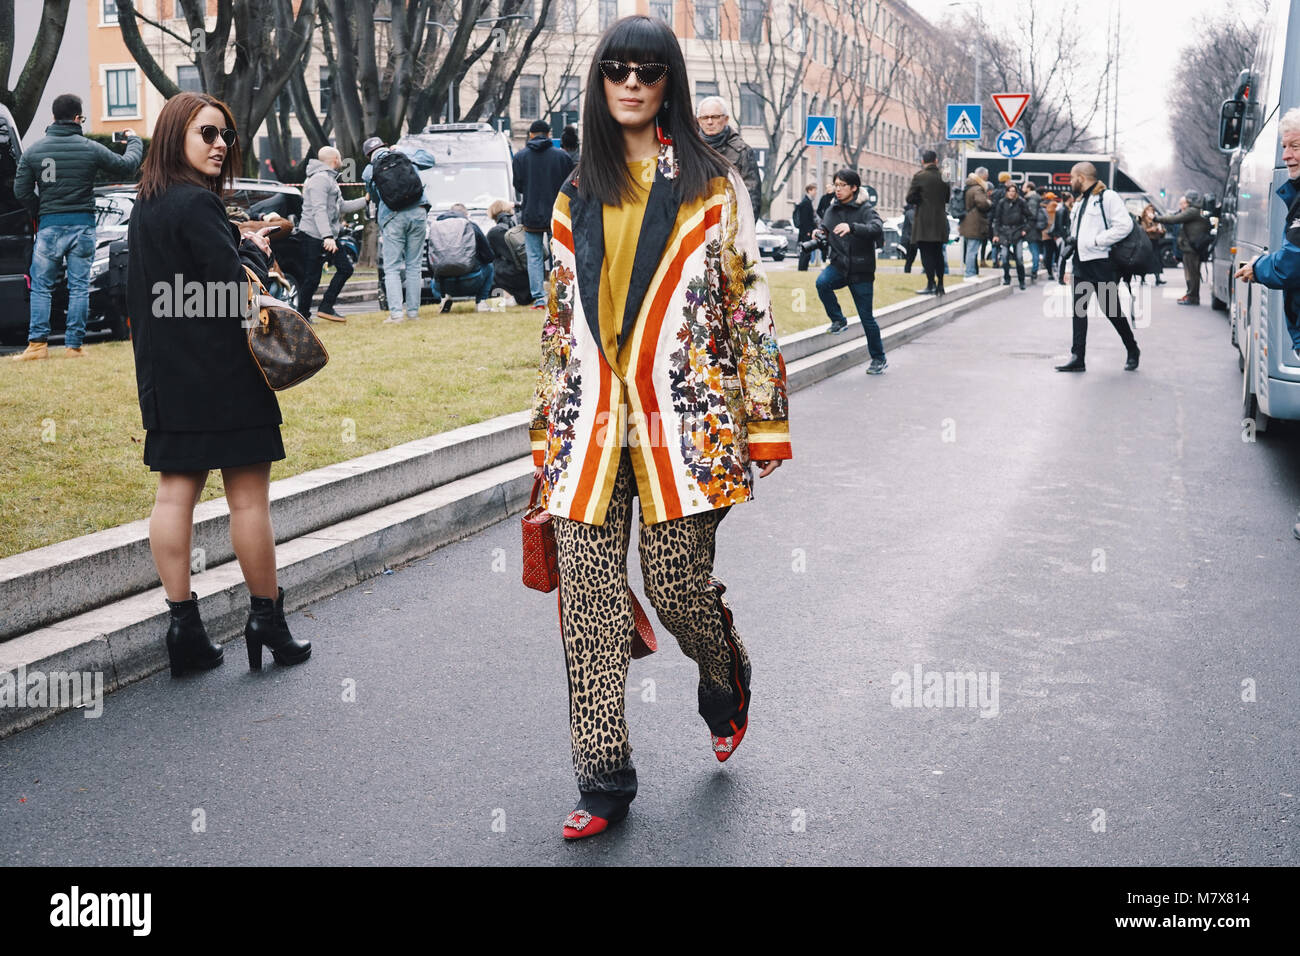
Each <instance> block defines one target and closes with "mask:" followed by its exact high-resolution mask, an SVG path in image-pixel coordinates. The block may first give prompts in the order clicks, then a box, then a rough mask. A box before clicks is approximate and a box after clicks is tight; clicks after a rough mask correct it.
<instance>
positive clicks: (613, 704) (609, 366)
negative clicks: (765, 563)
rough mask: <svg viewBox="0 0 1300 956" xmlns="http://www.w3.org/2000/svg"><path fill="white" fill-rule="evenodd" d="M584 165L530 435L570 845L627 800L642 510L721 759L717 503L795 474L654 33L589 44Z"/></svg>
mask: <svg viewBox="0 0 1300 956" xmlns="http://www.w3.org/2000/svg"><path fill="white" fill-rule="evenodd" d="M587 90H588V91H589V92H588V95H587V101H586V106H585V109H584V112H583V130H584V136H585V138H586V147H585V148H584V150H583V154H582V160H581V163H580V165H579V167H578V169H577V171H576V173H575V174H574V176H573V177H572V178H571V179H570V181H569V182H568V183H567V184H566V185H565V186H564V187H563V188H562V189H561V191H560V195H559V196H558V198H557V199H556V203H555V209H554V213H553V217H552V235H553V236H554V242H553V255H554V267H553V269H552V271H551V275H550V280H549V295H548V310H547V318H546V325H545V328H544V329H543V333H542V363H541V369H540V371H539V373H538V381H537V391H536V396H535V400H534V404H533V416H532V422H531V426H530V437H531V439H532V447H533V457H534V461H535V462H536V464H537V465H538V476H539V477H540V478H541V480H542V492H543V500H544V501H545V503H546V507H547V510H548V511H549V512H550V513H551V514H552V515H554V516H555V518H556V520H555V526H556V529H555V533H556V540H557V542H558V545H559V552H560V605H561V611H560V626H561V632H562V634H563V638H564V648H565V657H566V662H567V666H568V673H569V714H570V729H571V738H572V754H573V762H574V769H575V772H576V774H577V778H578V790H579V793H580V800H579V803H578V806H577V807H576V808H575V809H574V811H573V812H572V813H571V814H570V815H569V817H568V819H567V820H566V821H565V826H564V836H565V838H566V839H579V838H582V837H587V836H592V835H595V834H597V833H600V832H603V831H604V830H605V829H606V828H607V827H608V826H609V825H610V824H612V823H615V822H617V821H618V820H621V819H622V818H623V817H624V816H626V815H627V809H628V804H630V803H631V801H632V798H633V797H634V796H635V795H636V787H637V782H636V771H635V769H634V768H633V766H632V759H631V747H630V745H629V743H628V730H627V723H626V720H625V718H624V713H623V710H624V708H623V704H624V697H625V695H626V685H627V671H628V664H629V658H630V656H631V652H632V644H633V635H634V632H635V625H634V621H635V617H634V604H635V598H634V597H633V596H632V593H631V591H630V590H629V589H628V585H627V550H628V544H629V541H630V536H631V515H632V498H633V497H637V498H639V499H640V528H639V551H640V557H641V568H642V572H643V576H644V579H645V586H646V593H647V596H648V597H649V599H650V603H651V604H652V606H653V607H654V609H655V611H656V613H657V614H658V616H659V619H660V621H661V622H662V623H663V625H664V627H666V628H667V629H668V630H669V631H670V632H672V634H673V635H674V637H676V639H677V641H678V643H679V645H680V646H681V648H682V650H683V651H684V652H685V653H686V654H687V655H688V656H689V657H691V658H692V659H693V660H694V661H695V662H696V664H697V665H698V667H699V677H700V680H699V688H698V694H699V711H700V715H701V716H702V717H703V718H704V720H705V722H706V723H707V725H708V727H709V732H710V736H711V739H712V749H713V752H714V754H715V755H716V756H717V759H718V760H726V759H727V758H728V757H730V756H731V754H732V753H733V752H734V751H735V748H736V747H737V746H738V745H739V744H740V741H741V739H742V738H743V737H744V735H745V731H746V730H747V728H748V718H749V697H750V695H749V678H750V664H749V658H748V655H747V653H746V651H745V648H744V645H743V644H742V643H741V642H740V637H739V635H738V634H737V633H736V628H735V625H734V623H733V621H732V615H731V611H730V608H729V607H728V605H727V603H726V602H725V601H724V600H723V599H722V592H723V591H724V590H725V589H724V587H723V585H722V583H721V582H720V581H718V580H717V579H716V578H714V577H713V553H714V536H715V533H716V531H717V527H718V524H719V522H720V521H721V520H722V518H723V517H724V516H725V515H726V513H727V511H728V509H729V508H730V507H731V505H733V504H738V503H740V502H743V501H748V500H749V499H750V498H752V497H753V494H754V479H753V476H752V468H751V466H757V467H758V468H759V475H760V477H764V476H766V475H768V474H770V473H771V472H772V471H773V470H774V469H776V468H777V467H778V466H779V465H780V464H781V462H782V460H784V459H786V458H789V457H791V453H790V439H789V426H788V421H787V419H788V412H787V397H786V379H785V364H784V362H783V361H782V359H781V351H780V348H779V347H778V345H777V340H776V330H775V327H774V325H773V322H772V312H771V307H770V303H769V300H768V293H767V284H766V281H765V280H764V278H763V275H762V273H761V272H760V271H759V270H758V266H757V262H758V258H759V256H758V245H757V241H756V239H755V235H754V219H753V211H752V210H751V209H750V206H749V203H748V201H747V196H746V193H745V190H744V187H743V185H741V184H739V179H738V176H737V174H736V173H735V171H734V170H733V169H732V168H731V167H730V166H729V165H728V164H727V163H726V161H725V160H724V159H722V157H720V156H719V155H718V154H717V153H715V152H713V151H712V150H711V149H709V147H708V146H707V145H705V143H704V141H703V140H702V139H701V138H700V135H699V132H698V129H697V127H696V125H695V120H694V117H693V116H692V112H693V111H692V110H691V108H690V103H691V101H690V92H689V85H688V83H687V78H686V75H685V63H684V60H683V57H682V53H681V49H680V47H679V46H678V43H677V39H676V37H674V35H673V33H672V30H671V29H670V28H668V27H667V25H666V24H664V23H663V22H662V21H660V20H658V19H652V18H649V17H644V16H633V17H626V18H624V19H622V20H620V21H618V22H617V23H615V24H614V25H613V26H611V27H610V28H609V30H607V31H606V33H605V35H604V36H603V37H602V38H601V40H600V43H599V45H598V47H597V51H596V56H595V58H594V60H593V62H592V64H591V68H590V72H589V76H588V82H587Z"/></svg>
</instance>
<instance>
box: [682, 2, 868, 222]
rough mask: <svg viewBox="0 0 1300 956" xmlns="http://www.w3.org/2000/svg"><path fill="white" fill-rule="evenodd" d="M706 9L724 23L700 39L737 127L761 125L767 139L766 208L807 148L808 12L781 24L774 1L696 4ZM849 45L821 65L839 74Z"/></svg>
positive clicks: (764, 170) (826, 55)
mask: <svg viewBox="0 0 1300 956" xmlns="http://www.w3.org/2000/svg"><path fill="white" fill-rule="evenodd" d="M692 7H693V8H694V7H695V4H692ZM701 10H707V11H713V10H717V11H718V17H719V22H718V23H717V24H715V25H714V26H713V28H712V30H711V31H708V32H711V33H712V36H708V35H707V33H706V35H705V36H703V37H701V39H704V40H705V41H706V46H707V48H708V49H709V52H710V54H711V59H712V61H713V68H714V72H713V77H712V80H713V81H714V82H716V83H717V84H718V89H719V91H721V92H722V93H723V95H725V96H726V98H727V100H728V101H729V102H730V103H731V109H732V111H733V115H732V117H731V122H732V123H734V124H735V125H736V126H737V128H739V126H740V125H741V124H742V123H743V124H745V125H751V126H761V127H762V129H763V134H764V138H765V139H766V141H767V149H766V153H765V156H764V161H763V165H762V167H761V171H762V180H763V185H762V212H763V213H764V214H766V213H767V211H768V210H769V209H770V207H771V203H772V199H773V197H775V196H777V195H778V194H779V193H780V191H781V189H782V188H784V186H785V184H786V182H787V180H789V178H790V177H791V176H792V175H794V173H795V172H796V170H797V169H798V165H799V161H800V160H801V159H802V158H803V157H804V154H805V153H806V151H807V146H805V145H804V137H803V129H802V128H801V126H800V124H801V123H802V121H803V116H804V113H805V104H804V103H803V102H802V100H803V92H804V89H805V87H806V86H807V85H808V81H809V80H810V79H811V77H810V72H813V71H812V70H811V67H812V65H813V64H814V62H815V61H814V59H813V53H812V48H813V43H812V34H811V30H812V24H811V22H810V16H809V13H808V12H807V11H806V10H803V9H798V8H796V16H795V17H794V19H793V21H791V22H784V23H779V22H778V21H777V19H776V18H775V17H774V16H773V15H772V4H771V2H770V0H753V2H752V3H747V2H741V3H737V4H735V5H732V4H724V3H719V4H717V5H709V6H707V7H705V6H704V5H703V4H701V5H700V6H699V8H697V9H696V10H695V15H696V16H697V18H698V17H700V16H701V15H702V14H701V13H700V11H701ZM707 15H711V12H710V13H709V14H707ZM786 19H787V20H788V19H789V18H786ZM702 25H703V24H700V23H698V22H697V34H696V35H697V36H699V35H700V33H701V32H705V31H701V30H700V29H699V28H700V26H702ZM847 49H848V46H847V44H844V43H839V44H835V45H832V47H831V49H829V50H826V51H825V52H824V53H823V58H822V60H821V61H820V62H819V63H818V68H819V69H824V70H826V71H828V72H830V73H834V71H836V70H838V69H840V68H841V65H842V59H843V57H844V56H845V55H846V52H847ZM699 78H700V79H703V77H699ZM828 100H829V98H825V99H822V100H821V102H823V103H825V102H828ZM817 102H818V98H817V97H813V99H812V100H811V101H810V104H809V105H808V108H807V112H813V111H814V110H813V107H814V106H815V105H816V104H817ZM755 120H757V122H754V121H755Z"/></svg>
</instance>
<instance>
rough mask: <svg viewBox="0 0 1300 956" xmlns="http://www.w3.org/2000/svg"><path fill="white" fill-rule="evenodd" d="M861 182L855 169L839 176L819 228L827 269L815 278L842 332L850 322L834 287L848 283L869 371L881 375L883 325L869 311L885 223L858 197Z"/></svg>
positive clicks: (835, 325)
mask: <svg viewBox="0 0 1300 956" xmlns="http://www.w3.org/2000/svg"><path fill="white" fill-rule="evenodd" d="M861 185H862V180H861V179H860V178H859V177H858V174H857V172H855V171H854V170H852V169H841V170H840V171H839V172H837V173H836V174H835V200H834V202H832V203H831V204H830V206H829V207H827V209H826V215H825V216H823V217H822V222H821V226H819V227H818V229H817V235H818V236H824V237H825V239H826V242H827V245H828V246H829V248H830V253H829V256H828V260H829V261H828V262H827V263H826V268H824V269H823V270H822V271H821V273H820V274H819V275H818V276H817V295H818V296H819V297H820V298H821V300H822V305H823V306H824V307H825V309H826V314H827V315H828V316H829V317H830V320H831V328H830V330H831V332H832V333H834V334H839V333H840V332H843V331H844V330H845V329H846V328H848V324H849V323H848V320H847V319H845V318H844V310H843V309H841V308H840V303H839V301H838V300H837V299H836V298H835V290H836V289H842V288H844V286H848V287H849V294H850V295H851V296H853V302H854V304H855V305H856V306H857V307H858V319H859V321H861V322H862V329H863V331H864V332H865V333H866V336H867V349H868V351H869V352H870V353H871V364H870V365H869V366H868V367H867V374H868V375H879V374H880V373H881V372H883V371H884V370H885V367H886V364H887V363H886V362H885V344H884V342H883V341H882V340H881V338H880V326H879V325H877V324H876V319H875V316H874V315H872V313H871V298H872V290H873V288H874V283H875V279H876V243H877V242H880V241H883V239H884V236H885V227H884V223H882V222H881V221H880V216H879V214H878V213H877V212H876V210H875V209H873V208H872V207H871V206H870V205H869V204H868V203H867V201H866V198H865V197H863V196H861V195H859V191H860V190H859V187H860V186H861Z"/></svg>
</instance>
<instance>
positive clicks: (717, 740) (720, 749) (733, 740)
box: [709, 718, 749, 763]
mask: <svg viewBox="0 0 1300 956" xmlns="http://www.w3.org/2000/svg"><path fill="white" fill-rule="evenodd" d="M748 729H749V718H745V724H744V726H743V727H741V728H740V729H739V730H737V731H736V732H735V733H734V734H732V735H731V736H730V737H713V735H712V734H709V736H710V737H713V754H714V756H715V757H717V758H718V762H719V763H724V762H725V761H726V759H727V758H728V757H730V756H731V755H732V754H734V753H735V752H736V748H737V747H739V746H740V742H741V741H742V740H744V739H745V731H746V730H748Z"/></svg>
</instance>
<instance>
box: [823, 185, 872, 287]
mask: <svg viewBox="0 0 1300 956" xmlns="http://www.w3.org/2000/svg"><path fill="white" fill-rule="evenodd" d="M842 222H847V223H848V224H849V230H850V231H849V234H848V235H847V236H837V235H835V227H836V226H838V225H839V224H840V223H842ZM821 228H822V229H824V230H825V231H826V241H827V243H828V244H829V245H830V255H829V256H828V257H827V258H828V259H829V260H830V264H831V265H833V266H835V268H837V269H839V270H840V272H842V273H844V275H845V277H846V278H847V279H848V280H849V282H870V281H872V280H873V279H875V277H876V242H877V241H878V240H881V239H883V238H884V235H885V225H884V223H883V222H881V221H880V214H879V213H877V212H876V210H875V209H873V208H871V207H870V206H868V205H867V203H866V197H865V196H863V195H861V192H859V195H858V201H857V202H856V203H842V202H840V201H839V200H838V199H836V200H835V201H834V202H832V203H831V204H830V206H828V207H827V209H826V214H825V215H824V216H822V224H821Z"/></svg>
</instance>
